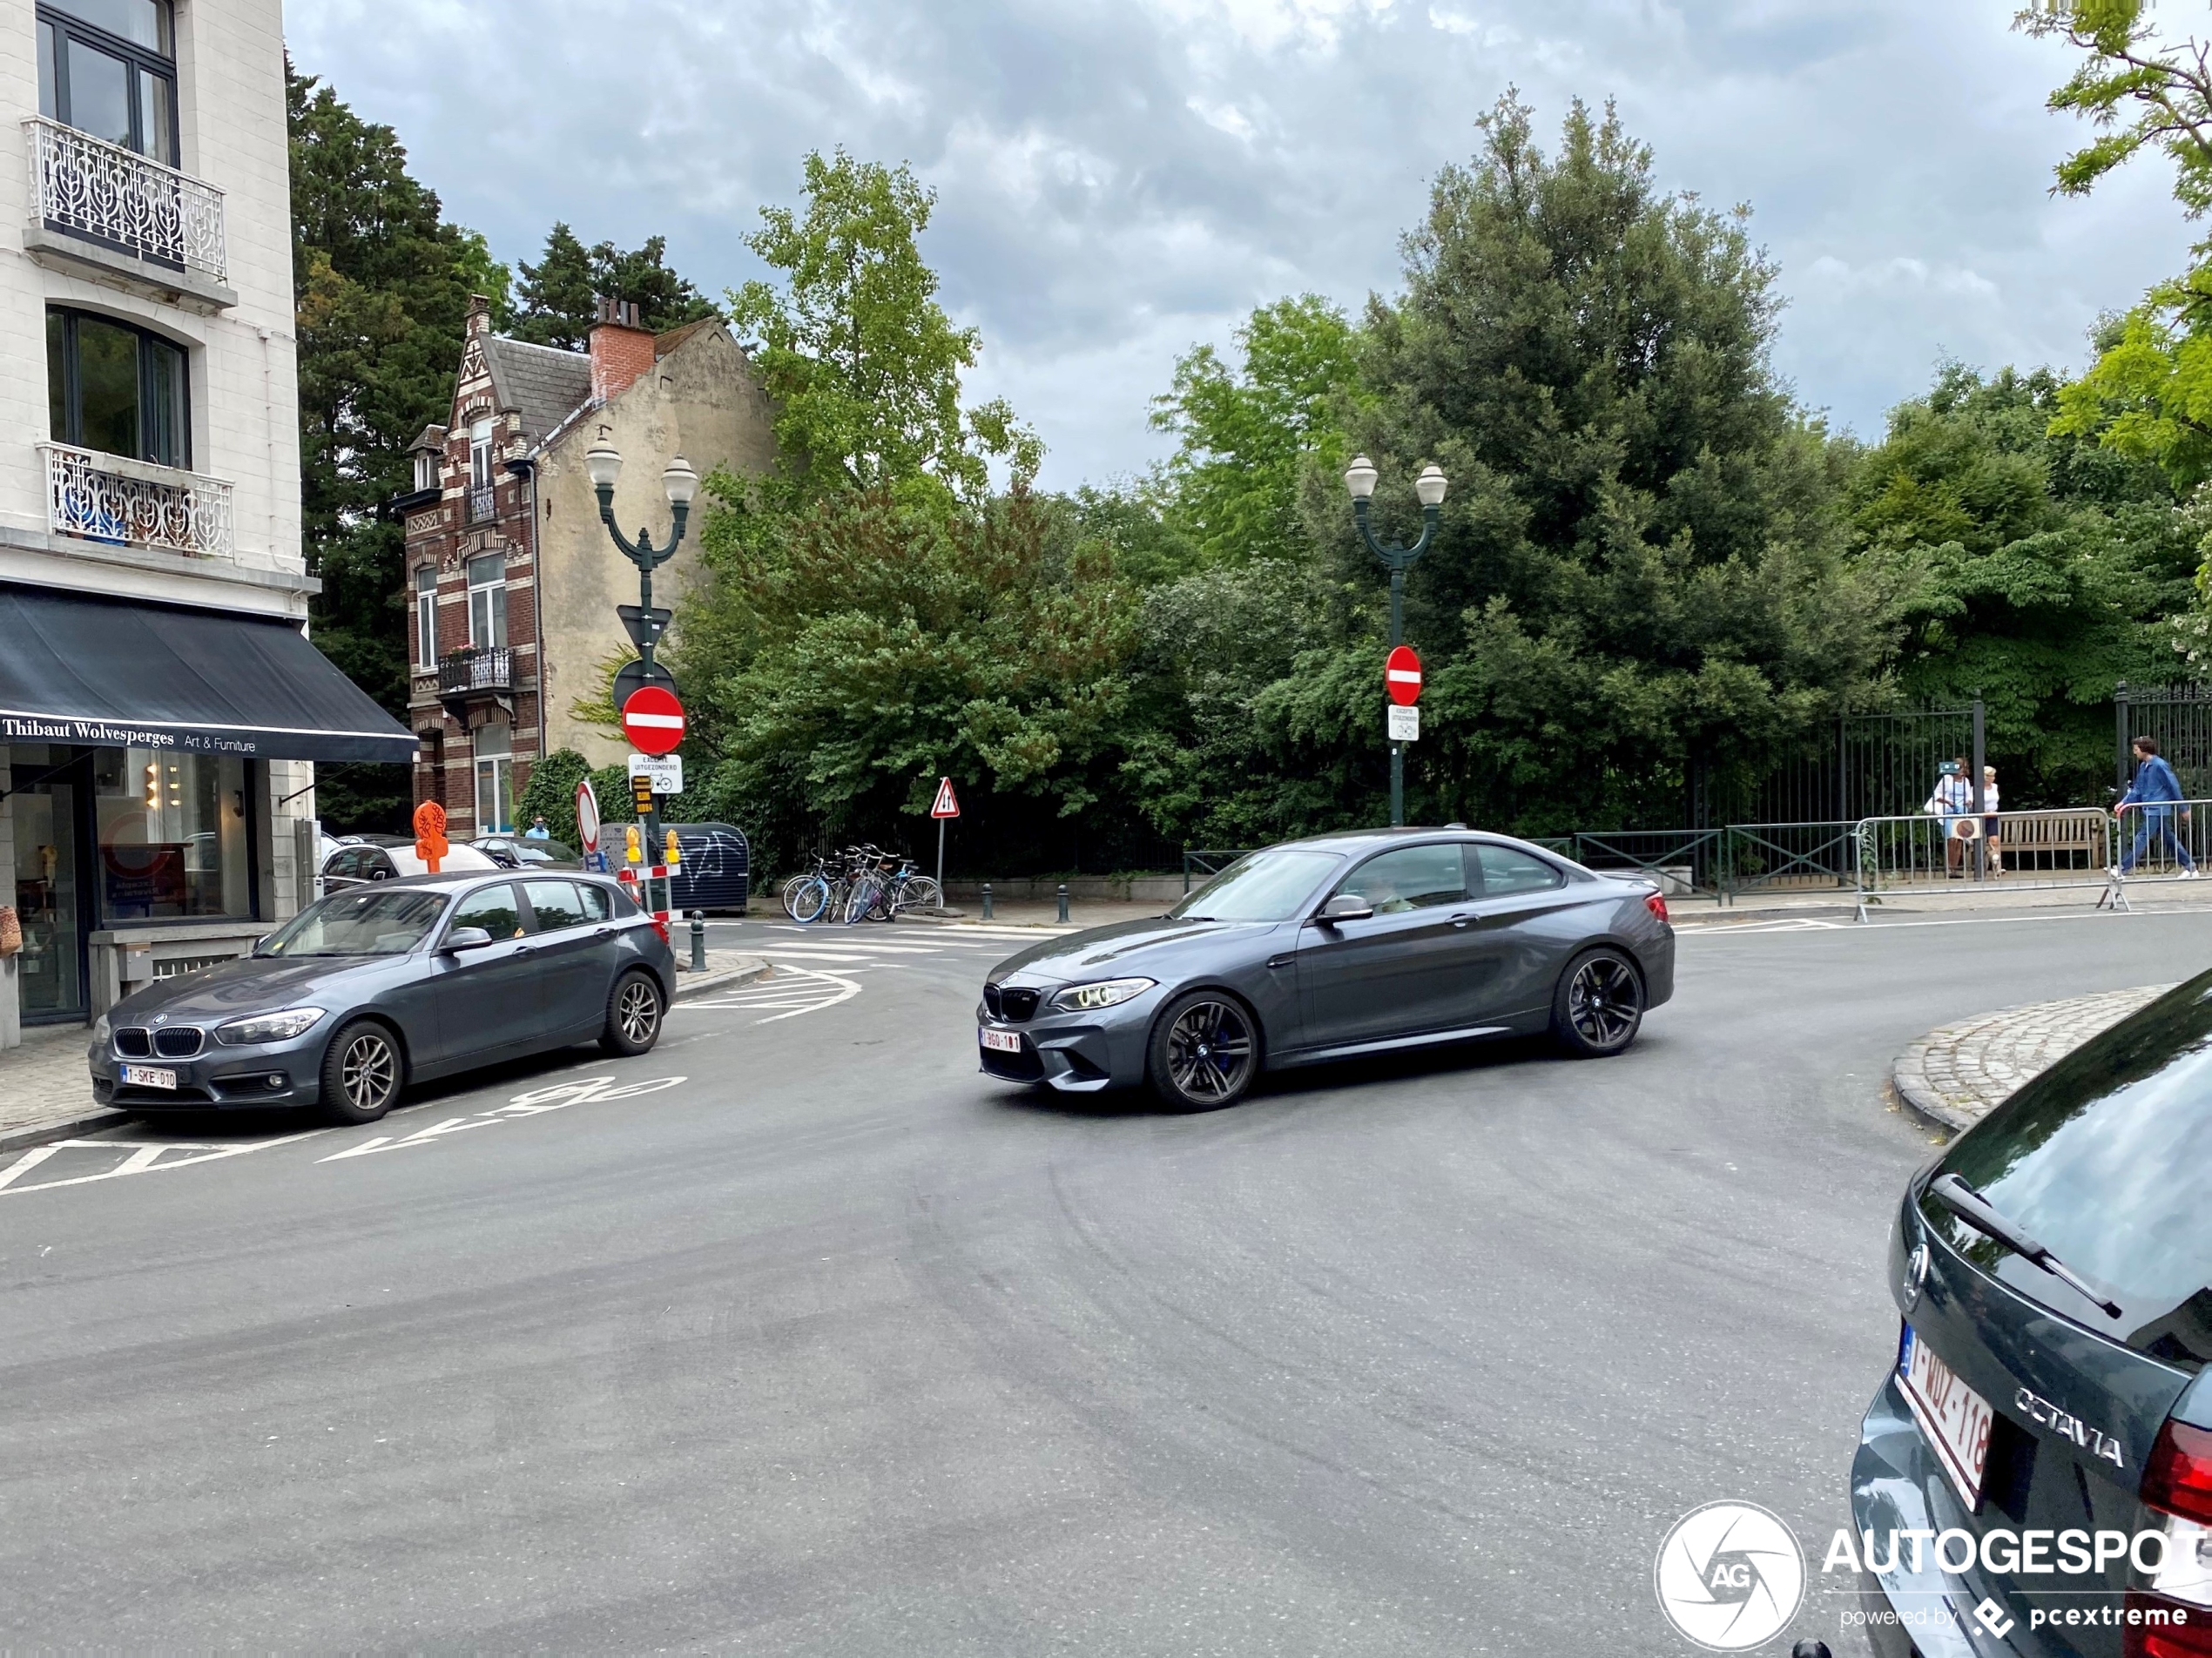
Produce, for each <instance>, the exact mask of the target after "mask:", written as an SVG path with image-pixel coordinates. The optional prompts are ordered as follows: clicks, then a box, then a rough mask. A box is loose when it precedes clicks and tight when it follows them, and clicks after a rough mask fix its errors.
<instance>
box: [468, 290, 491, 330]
mask: <svg viewBox="0 0 2212 1658" xmlns="http://www.w3.org/2000/svg"><path fill="white" fill-rule="evenodd" d="M468 327H469V338H470V339H471V340H480V339H482V337H483V336H484V335H486V334H489V333H490V332H491V301H490V300H489V299H487V298H486V297H485V296H484V295H482V294H481V293H472V294H470V295H469V325H468Z"/></svg>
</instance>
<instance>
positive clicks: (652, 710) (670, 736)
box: [622, 685, 684, 754]
mask: <svg viewBox="0 0 2212 1658" xmlns="http://www.w3.org/2000/svg"><path fill="white" fill-rule="evenodd" d="M622 732H623V735H624V736H625V737H627V738H629V739H630V740H631V742H632V743H633V744H635V745H637V750H638V751H639V752H640V753H644V754H671V753H673V752H675V750H676V745H678V743H680V742H682V741H683V740H684V704H681V703H679V702H678V701H677V700H676V693H675V692H674V691H663V690H662V689H661V688H660V687H659V686H658V685H647V686H645V687H644V689H643V690H640V691H631V693H630V700H629V701H628V702H626V703H624V704H623V705H622Z"/></svg>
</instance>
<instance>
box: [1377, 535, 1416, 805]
mask: <svg viewBox="0 0 2212 1658" xmlns="http://www.w3.org/2000/svg"><path fill="white" fill-rule="evenodd" d="M1405 576H1406V573H1405V571H1404V570H1400V569H1399V568H1398V567H1397V566H1395V565H1393V566H1392V568H1391V572H1390V597H1391V605H1390V655H1389V656H1388V657H1386V658H1385V659H1384V661H1383V694H1384V696H1385V697H1386V698H1388V699H1389V711H1390V713H1391V714H1392V715H1393V716H1396V715H1397V714H1398V712H1399V710H1400V709H1406V710H1408V711H1413V721H1412V728H1413V733H1415V734H1418V733H1419V731H1420V713H1419V711H1417V710H1415V704H1418V703H1419V702H1420V695H1421V659H1420V657H1419V656H1418V655H1416V654H1415V653H1414V650H1413V646H1411V645H1409V644H1399V639H1398V628H1399V609H1398V596H1399V588H1400V586H1401V585H1402V584H1403V583H1404V581H1405ZM1407 723H1408V722H1406V720H1404V719H1402V718H1393V719H1392V720H1391V722H1390V725H1389V733H1390V738H1391V744H1390V826H1391V827H1392V828H1393V829H1396V828H1399V827H1400V826H1402V825H1403V824H1404V823H1405V821H1406V739H1405V738H1404V737H1402V736H1401V735H1400V732H1401V731H1404V730H1405V728H1406V725H1407Z"/></svg>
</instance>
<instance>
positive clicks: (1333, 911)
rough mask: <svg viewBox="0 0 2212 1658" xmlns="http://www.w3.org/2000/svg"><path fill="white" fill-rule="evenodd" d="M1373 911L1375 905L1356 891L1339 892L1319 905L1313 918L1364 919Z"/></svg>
mask: <svg viewBox="0 0 2212 1658" xmlns="http://www.w3.org/2000/svg"><path fill="white" fill-rule="evenodd" d="M1373 913H1375V907H1374V906H1373V905H1372V904H1370V903H1369V902H1368V901H1367V900H1366V899H1364V898H1362V897H1360V896H1359V893H1338V894H1337V895H1336V896H1335V897H1334V898H1332V899H1331V900H1329V901H1328V902H1327V903H1325V904H1324V905H1323V906H1322V907H1321V913H1320V914H1319V915H1318V916H1317V917H1316V918H1315V919H1316V920H1320V921H1324V922H1336V921H1364V920H1366V919H1367V918H1368V917H1369V916H1371V915H1372V914H1373Z"/></svg>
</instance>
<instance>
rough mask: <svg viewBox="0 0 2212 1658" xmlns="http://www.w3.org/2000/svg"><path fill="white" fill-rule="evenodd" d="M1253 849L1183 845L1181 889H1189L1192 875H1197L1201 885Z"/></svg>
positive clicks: (1245, 847) (1248, 847)
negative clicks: (1210, 848) (1207, 847)
mask: <svg viewBox="0 0 2212 1658" xmlns="http://www.w3.org/2000/svg"><path fill="white" fill-rule="evenodd" d="M1253 850H1254V848H1252V847H1250V846H1238V847H1231V848H1229V849H1226V850H1221V849H1212V850H1209V849H1204V848H1198V847H1192V846H1185V847H1184V849H1183V890H1184V892H1185V893H1188V892H1190V889H1191V886H1190V878H1191V877H1192V876H1194V875H1196V876H1197V877H1198V878H1199V880H1200V884H1201V885H1203V884H1204V882H1205V881H1209V880H1212V879H1213V878H1214V877H1215V876H1216V875H1218V874H1219V873H1221V872H1222V871H1223V870H1224V869H1226V868H1228V867H1229V866H1230V865H1231V864H1233V863H1235V862H1236V861H1237V860H1238V859H1239V858H1242V857H1244V856H1245V855H1247V854H1248V853H1251V852H1252V851H1253Z"/></svg>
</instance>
